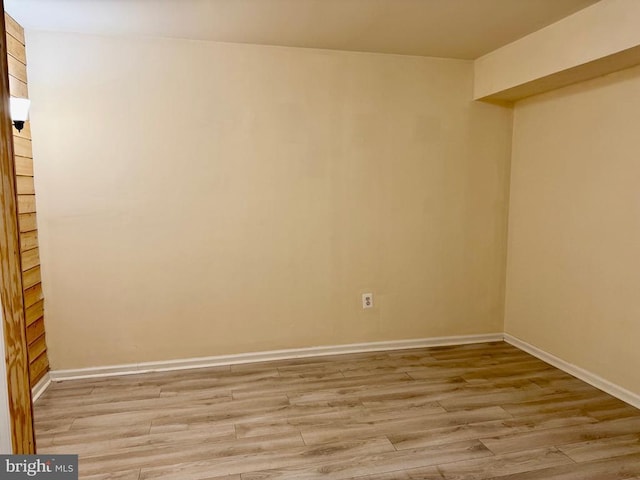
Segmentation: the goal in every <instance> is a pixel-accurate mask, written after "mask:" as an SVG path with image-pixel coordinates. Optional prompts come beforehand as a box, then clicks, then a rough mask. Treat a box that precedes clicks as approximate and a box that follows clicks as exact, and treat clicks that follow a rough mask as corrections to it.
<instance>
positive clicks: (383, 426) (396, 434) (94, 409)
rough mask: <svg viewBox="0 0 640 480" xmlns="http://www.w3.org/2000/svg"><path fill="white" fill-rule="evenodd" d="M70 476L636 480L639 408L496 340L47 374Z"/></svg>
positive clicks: (47, 444)
mask: <svg viewBox="0 0 640 480" xmlns="http://www.w3.org/2000/svg"><path fill="white" fill-rule="evenodd" d="M35 418H36V432H37V444H38V451H39V453H58V454H60V453H77V454H79V455H80V473H81V478H83V479H91V480H98V479H120V480H151V479H176V480H190V479H209V480H213V479H217V480H222V479H225V480H266V479H269V480H271V479H279V480H280V479H295V480H304V479H318V478H324V479H336V480H337V479H360V480H411V479H414V480H415V479H423V480H436V479H437V480H443V479H446V480H450V479H465V480H467V479H489V478H493V479H501V480H506V479H518V480H533V479H544V480H551V479H558V480H560V479H561V480H615V479H636V480H637V479H640V410H637V409H635V408H633V407H630V406H628V405H626V404H625V403H623V402H621V401H619V400H616V399H615V398H613V397H611V396H609V395H607V394H605V393H603V392H601V391H599V390H597V389H595V388H593V387H591V386H589V385H587V384H585V383H584V382H582V381H580V380H577V379H575V378H574V377H571V376H569V375H567V374H565V373H563V372H561V371H560V370H558V369H556V368H553V367H551V366H549V365H547V364H546V363H544V362H542V361H540V360H537V359H536V358H534V357H532V356H530V355H528V354H526V353H524V352H522V351H520V350H518V349H516V348H514V347H512V346H510V345H508V344H506V343H503V342H498V343H487V344H475V345H466V346H455V347H439V348H430V349H419V350H405V351H393V352H376V353H364V354H352V355H336V356H331V357H321V358H311V359H299V360H290V361H279V362H271V363H256V364H247V365H236V366H230V367H229V366H227V367H216V368H206V369H196V370H183V371H177V372H165V373H149V374H143V375H131V376H121V377H111V378H101V379H90V380H74V381H67V382H60V383H56V384H53V385H51V387H50V388H49V389H48V390H47V392H46V393H45V394H44V395H43V396H42V397H41V398H40V399H39V400H38V402H37V403H36V405H35Z"/></svg>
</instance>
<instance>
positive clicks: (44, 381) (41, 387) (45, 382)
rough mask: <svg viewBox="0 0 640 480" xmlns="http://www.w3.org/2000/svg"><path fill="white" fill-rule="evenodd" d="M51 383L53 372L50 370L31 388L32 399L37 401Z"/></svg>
mask: <svg viewBox="0 0 640 480" xmlns="http://www.w3.org/2000/svg"><path fill="white" fill-rule="evenodd" d="M50 384H51V374H50V373H49V372H47V373H45V374H44V377H42V378H41V379H40V380H38V383H36V384H35V385H34V386H33V388H32V389H31V401H32V402H35V401H36V400H38V399H39V398H40V396H41V395H42V394H43V393H44V392H45V390H46V389H47V387H48V386H49V385H50Z"/></svg>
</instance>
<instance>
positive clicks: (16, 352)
mask: <svg viewBox="0 0 640 480" xmlns="http://www.w3.org/2000/svg"><path fill="white" fill-rule="evenodd" d="M0 7H2V8H3V11H4V3H3V2H2V0H0ZM6 48H7V44H6V35H5V17H4V15H3V17H2V19H0V99H1V100H0V209H1V210H2V212H1V213H2V215H0V256H1V257H2V265H1V266H0V302H1V303H2V317H3V318H2V321H3V322H4V323H3V326H4V339H3V340H4V344H5V358H4V359H2V361H6V369H7V371H6V373H7V383H8V394H9V395H8V400H9V412H10V415H11V437H12V438H11V441H12V450H13V453H15V454H32V453H34V452H35V435H34V431H33V410H32V402H31V389H30V384H29V359H28V353H27V338H26V326H25V310H24V298H23V290H22V268H21V258H20V240H19V233H18V208H17V197H16V173H15V163H14V149H13V132H12V130H13V127H12V126H11V119H10V117H9V112H8V106H9V76H8V71H7V49H6Z"/></svg>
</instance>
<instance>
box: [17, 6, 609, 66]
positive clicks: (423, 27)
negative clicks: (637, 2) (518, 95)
mask: <svg viewBox="0 0 640 480" xmlns="http://www.w3.org/2000/svg"><path fill="white" fill-rule="evenodd" d="M596 1H597V0H5V6H6V9H7V11H8V12H9V13H10V14H11V15H12V16H14V18H16V20H18V21H19V22H20V23H21V24H22V25H23V26H24V27H25V28H27V29H36V30H55V31H67V32H81V33H98V34H115V35H144V36H162V37H175V38H189V39H198V40H216V41H224V42H238V43H257V44H266V45H285V46H293V47H311V48H328V49H337V50H353V51H364V52H381V53H397V54H405V55H425V56H433V57H451V58H465V59H474V58H477V57H479V56H482V55H484V54H485V53H488V52H490V51H492V50H495V49H496V48H498V47H500V46H502V45H505V44H507V43H509V42H512V41H513V40H516V39H518V38H520V37H523V36H524V35H526V34H528V33H531V32H533V31H535V30H538V29H540V28H542V27H544V26H546V25H549V24H551V23H554V22H556V21H557V20H560V19H561V18H563V17H565V16H567V15H570V14H571V13H574V12H576V11H578V10H580V9H582V8H585V7H587V6H589V5H591V4H593V3H596Z"/></svg>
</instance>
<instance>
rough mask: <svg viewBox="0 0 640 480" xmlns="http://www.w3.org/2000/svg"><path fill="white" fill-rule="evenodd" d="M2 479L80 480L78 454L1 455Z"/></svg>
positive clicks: (0, 474) (0, 472) (0, 475)
mask: <svg viewBox="0 0 640 480" xmlns="http://www.w3.org/2000/svg"><path fill="white" fill-rule="evenodd" d="M0 479H2V480H4V479H7V480H21V479H22V480H24V479H48V480H78V456H77V455H0Z"/></svg>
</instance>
